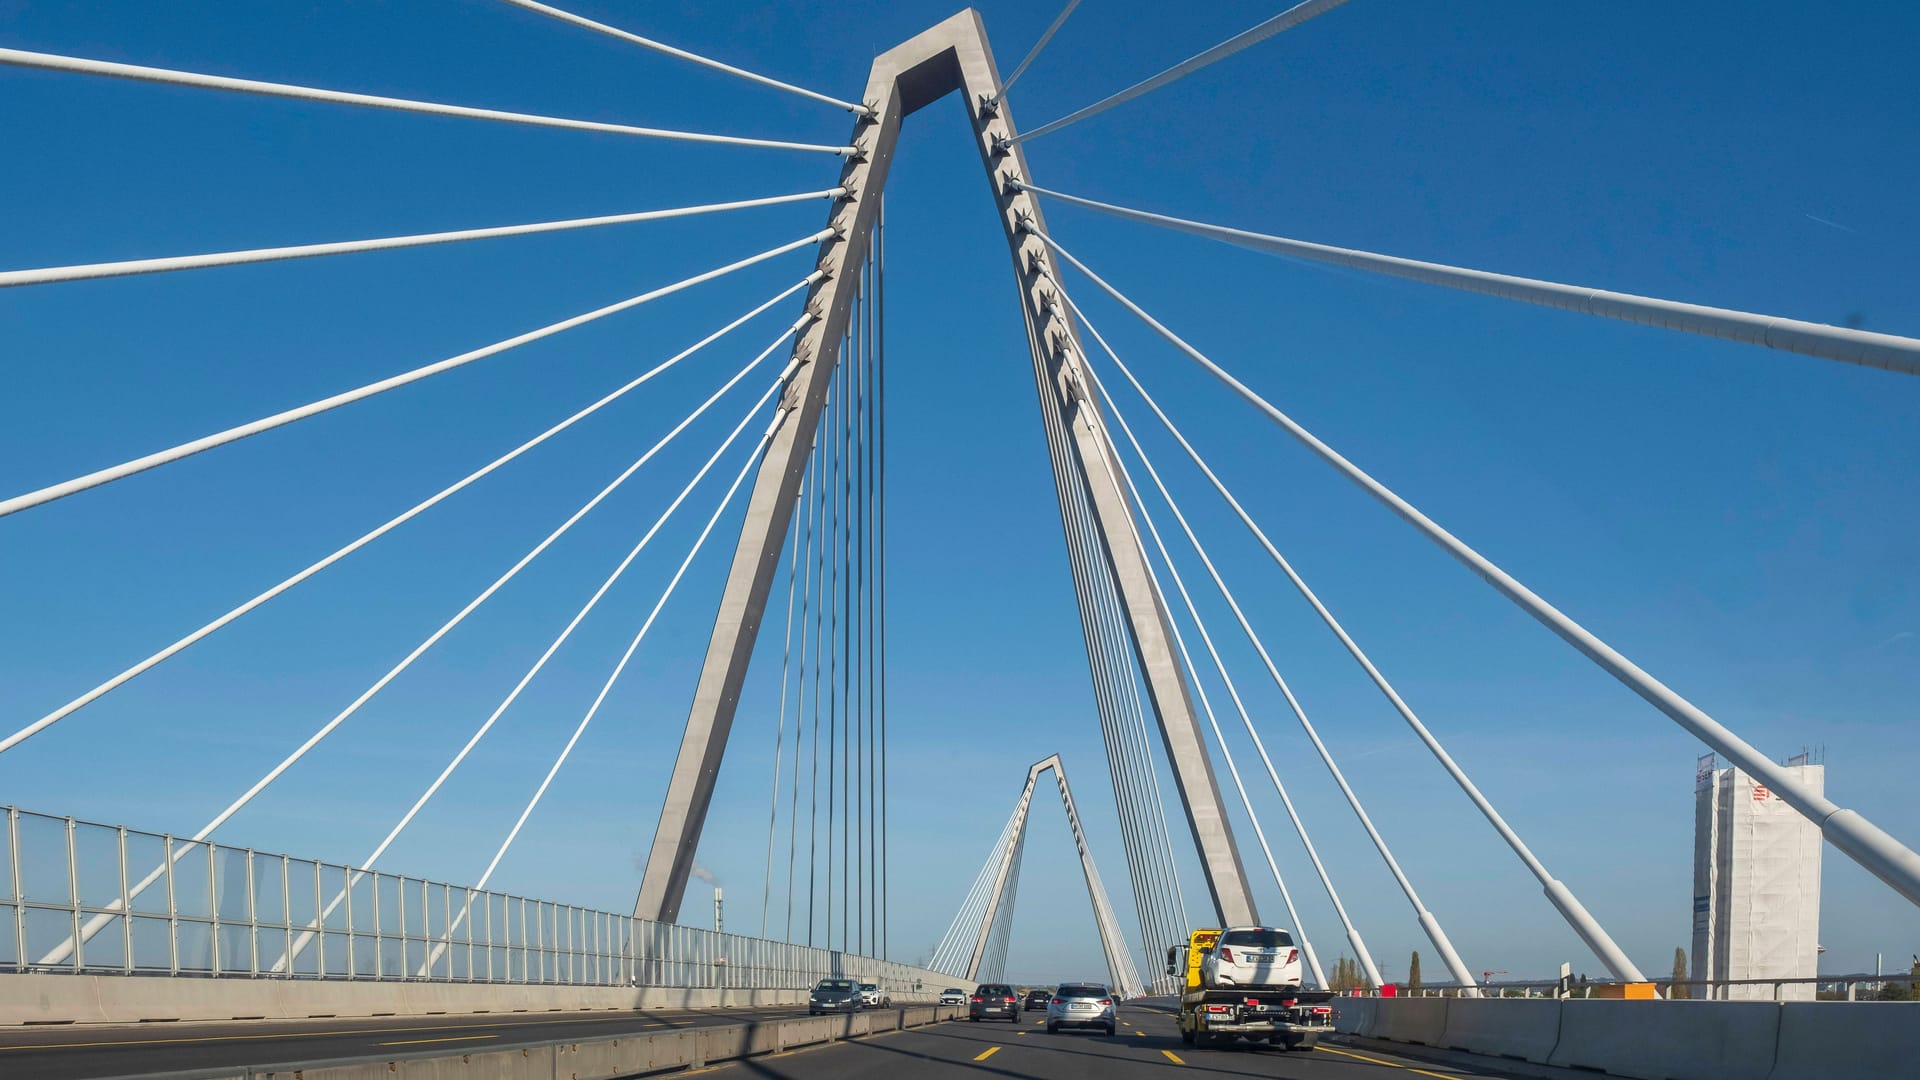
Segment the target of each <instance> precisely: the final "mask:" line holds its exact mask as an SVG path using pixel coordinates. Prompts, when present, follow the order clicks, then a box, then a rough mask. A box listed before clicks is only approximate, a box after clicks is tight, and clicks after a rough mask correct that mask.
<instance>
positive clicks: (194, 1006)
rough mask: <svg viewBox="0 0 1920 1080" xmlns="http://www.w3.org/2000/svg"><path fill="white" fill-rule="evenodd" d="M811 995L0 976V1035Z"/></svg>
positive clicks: (774, 1002)
mask: <svg viewBox="0 0 1920 1080" xmlns="http://www.w3.org/2000/svg"><path fill="white" fill-rule="evenodd" d="M806 1000H807V991H806V990H719V989H690V988H686V987H631V986H526V985H515V986H507V985H487V984H480V983H471V984H470V983H406V982H345V981H340V982H323V981H320V980H317V979H199V978H168V977H164V976H154V977H151V978H148V977H139V976H135V977H128V976H124V975H38V974H25V975H0V1027H7V1026H11V1025H15V1024H137V1023H140V1022H142V1021H147V1020H165V1021H182V1022H186V1021H195V1020H306V1019H312V1018H318V1017H336V1016H339V1017H347V1016H440V1015H447V1016H459V1015H469V1014H474V1013H537V1012H598V1011H600V1010H603V1009H604V1010H609V1011H626V1012H633V1011H656V1010H665V1009H713V1008H742V1009H746V1008H768V1007H773V1006H781V1005H800V1004H805V1002H806Z"/></svg>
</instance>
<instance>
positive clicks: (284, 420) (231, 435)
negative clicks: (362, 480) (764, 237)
mask: <svg viewBox="0 0 1920 1080" xmlns="http://www.w3.org/2000/svg"><path fill="white" fill-rule="evenodd" d="M835 235H838V234H837V233H836V232H835V231H834V230H833V229H822V230H820V231H819V232H817V233H814V234H812V235H810V236H803V237H801V238H800V239H798V240H794V241H790V242H788V243H785V244H781V245H780V246H779V247H775V248H769V249H767V250H766V251H763V252H761V253H760V254H758V255H751V256H748V257H747V258H745V259H741V260H739V261H738V262H732V263H728V264H727V265H725V266H721V267H716V268H715V269H712V270H708V271H706V272H704V273H700V274H695V275H694V276H692V277H690V278H683V279H681V280H680V281H676V282H674V283H673V284H671V285H663V286H661V287H660V288H658V289H654V290H652V291H650V292H644V293H641V294H640V295H638V296H634V297H629V298H627V299H625V300H622V301H620V302H618V303H615V304H608V305H607V306H605V307H601V308H595V309H594V310H592V311H589V312H586V313H584V314H580V315H575V316H574V317H572V318H570V319H562V320H560V321H559V322H556V323H549V324H548V325H546V326H543V327H541V328H540V329H538V330H529V331H527V332H526V333H524V334H518V335H515V336H514V337H510V338H507V339H505V340H503V341H496V342H494V343H493V344H491V345H485V346H482V347H480V348H478V349H473V350H471V351H468V352H463V353H461V354H459V355H458V356H450V357H448V358H447V359H445V360H440V361H437V362H435V363H431V364H427V365H425V366H423V367H417V368H414V369H413V370H412V371H406V372H402V373H400V374H398V375H393V376H389V377H388V378H385V379H381V380H379V381H378V382H371V383H368V384H366V385H365V386H361V387H358V388H356V389H353V390H348V391H345V392H344V393H339V394H334V395H333V396H331V397H325V398H321V399H320V400H318V401H313V402H309V403H307V404H305V405H301V406H299V407H298V408H293V409H288V410H286V411H284V412H278V413H275V414H273V415H272V416H266V417H262V418H260V419H258V420H255V421H253V422H251V423H246V424H241V425H239V426H238V427H230V428H228V429H226V430H225V431H217V432H214V433H213V434H212V435H207V436H205V437H202V438H199V439H194V440H193V441H191V442H184V443H181V444H180V445H178V446H174V447H170V448H168V449H166V450H160V451H156V452H154V453H151V454H147V455H146V456H144V457H137V458H134V459H133V460H131V461H125V462H122V463H120V464H118V465H114V466H112V467H110V468H105V469H100V470H97V471H95V472H90V473H88V474H86V475H85V476H77V477H75V478H73V479H72V480H66V481H63V482H61V483H58V484H53V485H50V486H48V487H43V488H41V489H39V490H38V491H29V492H27V493H26V494H24V495H16V496H14V497H13V498H11V499H7V500H5V501H4V502H0V517H5V516H6V515H8V514H13V513H17V512H19V511H21V510H25V509H28V508H30V507H34V506H39V505H41V504H43V503H49V502H52V501H53V500H55V499H62V498H65V497H66V496H68V495H72V494H74V493H76V492H81V491H85V490H87V489H88V488H95V487H99V486H100V485H101V484H106V483H111V482H112V481H115V480H120V479H124V478H126V477H129V476H132V475H134V474H135V473H140V472H145V471H146V470H148V469H152V468H155V467H157V466H160V465H166V464H169V463H171V462H175V461H179V460H180V459H181V458H185V457H191V456H193V455H194V454H198V453H200V452H202V451H205V450H211V449H213V448H214V447H216V446H224V445H226V444H227V443H230V442H236V441H238V440H240V439H244V438H247V437H248V436H250V435H258V434H260V433H261V432H263V431H271V430H273V429H274V428H277V427H282V426H284V425H287V424H291V423H293V422H294V421H296V420H305V419H307V418H308V417H311V416H317V415H319V414H320V413H323V412H328V411H330V410H332V409H337V408H339V407H340V406H342V405H351V404H353V403H354V402H356V401H364V400H365V399H367V398H370V397H373V396H374V395H376V394H384V393H386V392H387V391H389V390H393V389H396V388H398V387H402V386H406V385H407V384H409V383H415V382H419V381H420V380H421V379H425V378H428V377H430V376H433V375H438V374H440V373H442V372H445V371H451V370H453V369H454V368H457V367H464V366H465V365H467V364H471V363H473V362H474V361H476V360H484V359H486V358H487V357H489V356H495V355H498V354H499V353H503V352H506V351H507V350H509V349H513V348H517V347H519V346H521V345H525V344H527V343H528V342H532V341H539V340H540V339H542V338H547V337H552V336H553V335H555V334H558V333H561V332H562V331H565V330H571V329H573V328H574V327H576V326H580V325H583V324H585V323H589V322H593V321H594V320H596V319H603V318H606V317H607V316H609V315H613V314H617V313H619V312H622V311H625V310H627V309H628V308H634V307H639V306H640V305H641V304H645V303H648V302H649V301H653V300H658V299H660V298H661V297H663V296H671V295H673V294H674V293H677V292H680V291H682V290H684V289H690V288H692V287H693V286H695V285H699V284H701V283H703V282H707V281H711V280H713V279H714V278H717V277H722V276H725V275H727V274H731V273H733V272H734V271H736V270H742V269H745V268H746V267H749V266H752V265H754V264H755V263H760V262H765V261H766V260H768V259H771V258H775V257H777V256H780V255H784V254H786V253H787V252H789V251H793V250H795V249H797V248H803V247H806V246H807V245H809V244H817V243H819V242H821V241H822V240H825V239H827V238H828V237H831V236H835ZM4 749H5V746H0V750H4Z"/></svg>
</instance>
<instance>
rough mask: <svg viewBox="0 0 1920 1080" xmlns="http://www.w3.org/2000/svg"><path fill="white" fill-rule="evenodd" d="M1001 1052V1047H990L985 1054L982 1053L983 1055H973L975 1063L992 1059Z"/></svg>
mask: <svg viewBox="0 0 1920 1080" xmlns="http://www.w3.org/2000/svg"><path fill="white" fill-rule="evenodd" d="M999 1052H1000V1048H999V1047H997V1046H989V1047H987V1049H986V1050H985V1051H984V1052H982V1053H978V1054H975V1055H973V1060H975V1061H985V1060H987V1059H988V1058H990V1057H992V1056H993V1055H995V1054H997V1053H999Z"/></svg>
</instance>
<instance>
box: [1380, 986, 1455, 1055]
mask: <svg viewBox="0 0 1920 1080" xmlns="http://www.w3.org/2000/svg"><path fill="white" fill-rule="evenodd" d="M1378 1000H1379V1004H1377V1005H1376V1006H1374V1019H1373V1025H1372V1026H1371V1028H1369V1029H1368V1031H1367V1032H1366V1034H1368V1035H1370V1036H1372V1037H1373V1038H1376V1039H1392V1040H1393V1041H1394V1042H1403V1043H1419V1044H1421V1045H1422V1046H1439V1045H1440V1036H1441V1035H1442V1034H1444V1033H1445V1032H1446V1030H1447V1005H1448V1004H1449V1001H1448V999H1446V998H1380V999H1378Z"/></svg>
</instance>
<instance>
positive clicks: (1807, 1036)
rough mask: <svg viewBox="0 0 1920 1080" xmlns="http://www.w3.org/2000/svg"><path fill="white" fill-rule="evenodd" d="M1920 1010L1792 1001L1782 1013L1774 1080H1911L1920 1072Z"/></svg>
mask: <svg viewBox="0 0 1920 1080" xmlns="http://www.w3.org/2000/svg"><path fill="white" fill-rule="evenodd" d="M1916 1062H1920V1005H1914V1004H1912V1003H1910V1002H1904V1001H1790V1002H1788V1003H1786V1004H1785V1005H1782V1006H1781V1007H1780V1047H1779V1050H1778V1052H1777V1053H1776V1055H1775V1057H1774V1065H1773V1074H1772V1080H1850V1078H1853V1077H1876V1078H1877V1077H1888V1076H1912V1075H1913V1074H1914V1072H1915V1071H1916V1070H1917V1069H1920V1065H1917V1064H1916Z"/></svg>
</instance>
